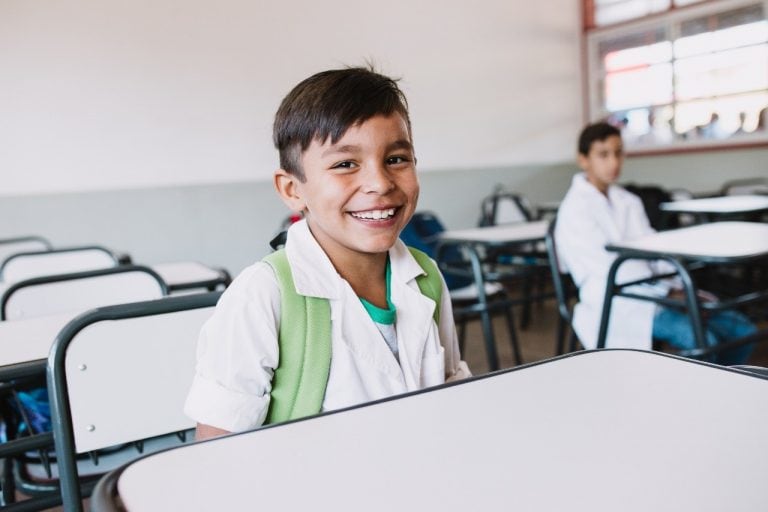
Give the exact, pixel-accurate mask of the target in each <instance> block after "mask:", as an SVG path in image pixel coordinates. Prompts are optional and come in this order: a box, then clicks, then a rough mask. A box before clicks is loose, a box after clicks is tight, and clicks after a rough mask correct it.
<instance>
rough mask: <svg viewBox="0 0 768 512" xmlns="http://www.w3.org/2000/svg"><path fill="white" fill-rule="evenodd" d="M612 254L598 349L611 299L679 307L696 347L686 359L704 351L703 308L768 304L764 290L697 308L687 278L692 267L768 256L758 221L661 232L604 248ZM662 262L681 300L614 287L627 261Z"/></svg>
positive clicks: (767, 230) (767, 231)
mask: <svg viewBox="0 0 768 512" xmlns="http://www.w3.org/2000/svg"><path fill="white" fill-rule="evenodd" d="M606 249H607V250H608V251H612V252H616V253H617V257H616V259H615V260H614V261H613V263H612V264H611V267H610V270H609V272H608V278H607V281H606V293H605V300H604V302H603V312H602V318H601V320H600V331H599V334H598V340H597V347H598V348H602V347H604V346H605V338H606V335H607V332H608V323H609V321H610V311H611V303H612V302H613V298H614V297H619V296H620V297H629V298H633V299H637V300H648V301H652V302H657V303H659V304H664V305H670V306H674V305H677V306H683V307H684V308H685V310H686V311H687V313H688V315H689V316H690V317H691V325H692V327H693V332H694V336H695V338H696V345H697V348H696V349H693V350H692V351H691V352H690V353H687V355H690V356H700V355H703V354H705V353H706V352H707V349H708V347H707V344H706V341H705V337H704V326H703V323H702V313H701V310H702V308H706V309H708V310H711V311H716V310H723V309H731V308H734V307H737V306H743V305H745V304H748V303H751V302H757V301H763V300H766V299H768V291H766V290H755V291H753V292H751V293H746V294H742V295H740V296H738V297H734V298H730V299H728V300H724V301H720V302H717V303H704V304H700V303H699V300H698V298H697V296H696V286H695V285H694V283H693V280H692V279H691V275H690V272H689V270H690V268H691V266H692V265H695V264H704V265H718V264H721V265H722V264H729V265H732V264H736V263H745V262H749V261H753V260H757V259H761V258H766V257H768V224H762V223H756V222H714V223H710V224H700V225H697V226H691V227H686V228H681V229H673V230H670V231H661V232H658V233H654V234H651V235H647V236H644V237H641V238H638V239H636V240H632V241H626V242H619V243H613V244H610V245H608V246H606ZM632 259H640V260H650V261H653V260H664V261H667V262H668V263H670V264H671V265H672V266H673V267H674V268H675V272H676V274H677V275H678V276H679V277H680V279H681V281H682V285H683V292H684V296H685V299H684V300H683V301H677V300H674V299H669V298H666V297H655V296H648V295H641V294H638V293H632V292H627V291H624V290H625V289H626V288H627V287H629V286H631V285H634V284H639V283H640V282H643V281H648V280H647V279H646V280H640V281H633V282H630V283H616V274H617V271H618V269H619V267H620V266H621V265H622V264H623V263H624V262H625V261H627V260H632Z"/></svg>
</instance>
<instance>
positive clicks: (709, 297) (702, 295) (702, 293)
mask: <svg viewBox="0 0 768 512" xmlns="http://www.w3.org/2000/svg"><path fill="white" fill-rule="evenodd" d="M696 296H697V297H698V298H699V300H700V301H701V302H717V301H718V298H717V295H715V294H714V293H712V292H708V291H706V290H696ZM667 297H668V298H670V299H675V300H685V294H684V293H683V290H679V289H677V288H673V289H672V290H669V293H668V294H667Z"/></svg>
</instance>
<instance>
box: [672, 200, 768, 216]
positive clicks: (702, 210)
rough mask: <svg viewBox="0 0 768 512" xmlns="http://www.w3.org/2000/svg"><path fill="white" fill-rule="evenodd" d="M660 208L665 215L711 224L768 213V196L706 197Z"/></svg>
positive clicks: (677, 202)
mask: <svg viewBox="0 0 768 512" xmlns="http://www.w3.org/2000/svg"><path fill="white" fill-rule="evenodd" d="M659 207H660V208H661V211H662V212H663V213H664V214H665V215H669V214H691V215H694V216H695V217H697V218H698V219H699V222H711V221H713V220H717V219H725V218H728V217H733V216H737V215H745V214H751V213H760V212H765V211H768V196H760V195H743V196H722V197H705V198H701V199H686V200H683V201H671V202H667V203H661V205H660V206H659Z"/></svg>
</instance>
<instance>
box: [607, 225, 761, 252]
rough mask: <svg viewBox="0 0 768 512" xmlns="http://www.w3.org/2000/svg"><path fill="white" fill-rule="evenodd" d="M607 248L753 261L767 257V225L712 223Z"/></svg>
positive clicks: (665, 232)
mask: <svg viewBox="0 0 768 512" xmlns="http://www.w3.org/2000/svg"><path fill="white" fill-rule="evenodd" d="M608 249H609V250H619V251H621V250H623V249H631V250H635V251H639V252H644V253H650V254H666V255H671V256H682V257H685V258H691V259H723V260H727V259H741V258H750V257H755V256H760V255H764V254H768V224H763V223H759V222H713V223H710V224H701V225H698V226H691V227H687V228H680V229H672V230H670V231H661V232H659V233H654V234H652V235H648V236H644V237H642V238H638V239H636V240H632V241H628V242H620V243H613V244H610V245H609V246H608Z"/></svg>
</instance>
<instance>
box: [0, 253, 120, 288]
mask: <svg viewBox="0 0 768 512" xmlns="http://www.w3.org/2000/svg"><path fill="white" fill-rule="evenodd" d="M118 264H119V262H118V259H117V257H116V256H115V255H114V254H113V253H112V252H111V251H110V250H109V249H106V248H104V247H99V246H88V247H71V248H67V249H54V250H49V251H37V252H24V253H18V254H14V255H12V256H10V257H9V258H7V259H6V260H5V261H4V262H3V264H2V266H0V279H1V280H2V281H5V282H6V283H15V282H18V281H22V280H25V279H31V278H34V277H40V276H50V275H57V274H69V273H72V272H83V271H87V270H98V269H102V268H110V267H115V266H117V265H118Z"/></svg>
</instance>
